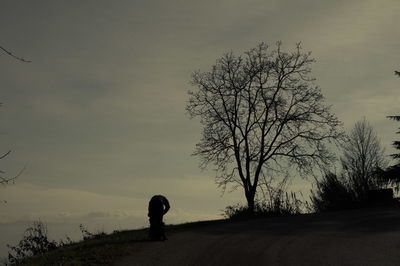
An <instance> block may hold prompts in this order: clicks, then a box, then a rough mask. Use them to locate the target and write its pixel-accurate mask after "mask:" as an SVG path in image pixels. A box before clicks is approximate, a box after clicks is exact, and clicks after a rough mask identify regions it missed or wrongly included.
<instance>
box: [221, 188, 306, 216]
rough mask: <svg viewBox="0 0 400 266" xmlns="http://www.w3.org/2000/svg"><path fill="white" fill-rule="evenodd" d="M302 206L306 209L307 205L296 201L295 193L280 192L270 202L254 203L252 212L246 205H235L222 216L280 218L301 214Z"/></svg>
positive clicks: (228, 208)
mask: <svg viewBox="0 0 400 266" xmlns="http://www.w3.org/2000/svg"><path fill="white" fill-rule="evenodd" d="M304 206H305V207H306V208H307V203H303V202H302V201H300V200H299V199H297V196H296V193H293V192H291V193H290V194H289V193H287V192H286V193H283V192H282V193H277V194H276V196H275V197H274V198H273V199H272V201H268V202H267V201H265V200H264V201H260V200H258V201H256V202H255V204H254V211H252V210H250V209H249V207H248V205H241V204H235V205H230V206H227V207H226V208H225V210H224V213H223V215H224V216H225V217H226V218H228V219H237V218H246V217H266V216H281V215H288V214H299V213H302V209H303V207H304Z"/></svg>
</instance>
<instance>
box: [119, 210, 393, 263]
mask: <svg viewBox="0 0 400 266" xmlns="http://www.w3.org/2000/svg"><path fill="white" fill-rule="evenodd" d="M168 237H169V239H168V240H167V241H165V242H141V243H133V244H132V245H131V246H130V247H129V252H130V255H128V256H126V257H124V258H120V260H118V261H115V263H114V265H117V266H124V265H126V266H127V265H307V266H311V265H318V266H320V265H400V208H381V209H378V208H375V209H364V210H356V211H343V212H333V213H328V214H322V215H299V216H292V217H277V218H267V219H264V218H263V219H255V220H247V221H236V222H215V223H208V224H207V223H206V224H201V225H198V226H196V227H194V228H191V229H187V230H183V231H177V232H171V233H169V234H168Z"/></svg>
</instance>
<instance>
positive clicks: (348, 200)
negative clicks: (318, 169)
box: [310, 173, 358, 212]
mask: <svg viewBox="0 0 400 266" xmlns="http://www.w3.org/2000/svg"><path fill="white" fill-rule="evenodd" d="M310 198H311V204H312V207H313V208H314V210H315V211H317V212H319V211H331V210H342V209H350V208H355V207H357V206H358V201H357V196H356V193H355V191H354V190H352V189H351V188H350V187H349V185H348V184H346V182H345V180H343V178H339V177H338V176H337V175H336V174H333V173H327V174H325V176H324V178H323V179H322V180H319V181H317V190H316V191H313V190H311V197H310Z"/></svg>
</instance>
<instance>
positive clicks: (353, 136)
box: [341, 118, 387, 197]
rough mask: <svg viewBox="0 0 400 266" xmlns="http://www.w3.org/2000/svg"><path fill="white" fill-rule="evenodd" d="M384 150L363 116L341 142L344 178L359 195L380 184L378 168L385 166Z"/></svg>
mask: <svg viewBox="0 0 400 266" xmlns="http://www.w3.org/2000/svg"><path fill="white" fill-rule="evenodd" d="M384 153H385V150H384V149H383V147H382V146H381V143H380V141H379V139H378V136H377V134H376V132H375V130H374V129H373V127H372V126H371V125H370V124H369V123H368V122H367V120H366V119H365V118H363V119H362V120H360V121H358V122H357V123H356V124H355V125H354V128H353V129H352V130H351V132H350V134H349V135H348V137H347V141H346V142H344V144H343V156H342V158H341V162H342V167H343V170H344V174H345V176H346V179H347V180H348V181H349V182H350V187H352V188H353V189H354V190H355V191H356V193H357V194H361V195H358V196H359V197H362V196H363V194H364V193H366V192H367V191H368V189H371V188H377V187H379V186H380V180H379V178H378V174H377V173H378V170H379V169H384V168H385V167H386V166H387V160H386V159H385V154H384Z"/></svg>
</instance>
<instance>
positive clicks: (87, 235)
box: [79, 224, 106, 240]
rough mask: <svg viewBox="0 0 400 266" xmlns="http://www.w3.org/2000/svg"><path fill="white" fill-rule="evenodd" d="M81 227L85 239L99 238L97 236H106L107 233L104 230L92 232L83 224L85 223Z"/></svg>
mask: <svg viewBox="0 0 400 266" xmlns="http://www.w3.org/2000/svg"><path fill="white" fill-rule="evenodd" d="M79 229H80V230H81V232H82V237H83V240H88V239H97V238H101V237H102V236H105V235H106V233H104V232H101V231H99V232H97V233H91V232H89V231H88V230H87V228H86V227H85V226H83V224H80V225H79Z"/></svg>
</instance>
